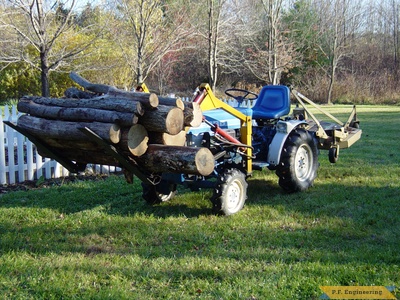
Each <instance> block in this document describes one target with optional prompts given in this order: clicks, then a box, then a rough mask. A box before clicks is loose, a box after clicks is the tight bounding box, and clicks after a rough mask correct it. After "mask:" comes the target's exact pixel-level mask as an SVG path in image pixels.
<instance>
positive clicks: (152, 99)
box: [106, 87, 159, 109]
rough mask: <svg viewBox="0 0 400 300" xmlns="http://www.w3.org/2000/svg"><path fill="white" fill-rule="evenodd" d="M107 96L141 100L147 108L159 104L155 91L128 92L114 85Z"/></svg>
mask: <svg viewBox="0 0 400 300" xmlns="http://www.w3.org/2000/svg"><path fill="white" fill-rule="evenodd" d="M106 96H108V97H119V98H125V99H130V100H135V101H140V102H141V103H142V104H143V105H144V106H145V108H147V109H152V108H156V107H157V106H158V105H159V98H158V96H157V95H156V94H154V93H140V92H128V91H123V90H119V89H117V88H115V87H112V88H110V90H109V91H108V93H107V95H106Z"/></svg>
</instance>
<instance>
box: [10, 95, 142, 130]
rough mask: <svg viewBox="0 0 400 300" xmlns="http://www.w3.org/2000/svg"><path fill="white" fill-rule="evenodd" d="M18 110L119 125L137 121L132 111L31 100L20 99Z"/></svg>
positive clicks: (70, 119) (32, 113)
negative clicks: (53, 104)
mask: <svg viewBox="0 0 400 300" xmlns="http://www.w3.org/2000/svg"><path fill="white" fill-rule="evenodd" d="M17 108H18V111H20V112H24V113H28V114H30V115H32V116H36V117H41V118H45V119H54V120H65V121H77V122H81V121H83V122H94V121H96V122H104V123H118V124H120V125H121V126H132V125H133V124H136V123H137V122H138V117H137V116H135V114H134V113H123V112H116V111H109V110H102V109H95V108H81V107H78V108H70V107H58V106H46V105H41V104H37V103H35V102H33V101H25V100H24V99H21V100H20V101H19V102H18V105H17Z"/></svg>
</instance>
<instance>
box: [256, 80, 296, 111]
mask: <svg viewBox="0 0 400 300" xmlns="http://www.w3.org/2000/svg"><path fill="white" fill-rule="evenodd" d="M289 112H290V97H289V88H288V87H287V86H285V85H266V86H264V87H263V88H262V89H261V92H260V94H259V95H258V99H257V102H256V104H255V105H254V106H253V119H279V118H280V117H282V116H285V115H287V114H289Z"/></svg>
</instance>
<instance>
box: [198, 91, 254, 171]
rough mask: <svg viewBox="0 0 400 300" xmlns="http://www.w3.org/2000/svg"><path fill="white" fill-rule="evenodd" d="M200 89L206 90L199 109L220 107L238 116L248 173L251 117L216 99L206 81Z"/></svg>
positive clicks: (250, 149) (250, 163) (250, 160)
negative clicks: (245, 146)
mask: <svg viewBox="0 0 400 300" xmlns="http://www.w3.org/2000/svg"><path fill="white" fill-rule="evenodd" d="M200 89H201V90H202V89H205V90H206V92H207V93H206V96H205V98H204V100H203V101H202V102H201V104H200V107H201V110H203V111H206V110H211V109H216V108H221V109H223V110H225V111H226V112H228V113H230V114H231V115H232V116H234V117H236V118H238V119H239V120H240V142H241V143H243V144H245V145H247V146H249V147H247V148H246V150H245V152H246V156H247V160H246V171H247V174H248V175H250V174H251V172H252V159H251V157H252V155H253V154H252V148H251V142H252V122H251V117H249V116H246V115H245V114H243V113H242V112H240V111H238V110H237V109H235V108H234V107H232V106H230V105H229V104H226V103H225V102H223V101H221V100H220V99H218V98H217V97H216V96H215V95H214V93H213V91H212V90H211V87H210V85H209V84H207V83H203V84H201V85H200Z"/></svg>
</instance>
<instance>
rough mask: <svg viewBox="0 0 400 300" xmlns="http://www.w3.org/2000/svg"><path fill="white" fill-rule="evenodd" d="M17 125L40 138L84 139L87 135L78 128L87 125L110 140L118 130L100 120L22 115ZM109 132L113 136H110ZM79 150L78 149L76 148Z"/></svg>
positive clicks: (116, 138) (115, 138)
mask: <svg viewBox="0 0 400 300" xmlns="http://www.w3.org/2000/svg"><path fill="white" fill-rule="evenodd" d="M18 126H19V127H21V128H23V129H25V130H27V131H28V132H30V133H31V134H32V135H34V136H37V137H38V138H40V139H43V138H44V139H45V138H46V137H48V138H55V139H66V140H72V141H79V140H80V141H82V140H86V139H87V137H86V135H85V134H83V133H82V132H81V131H80V130H79V128H82V127H88V128H90V129H91V130H93V131H94V132H95V133H96V134H98V135H99V136H100V137H101V138H102V139H104V140H106V141H108V142H111V143H112V141H113V140H114V141H115V140H118V139H119V138H118V136H119V134H118V132H114V131H115V125H114V124H110V123H101V122H68V121H59V120H48V119H43V118H37V117H32V116H29V115H23V116H21V117H19V119H18ZM110 132H112V133H111V135H112V136H113V137H112V138H110ZM77 150H79V149H77Z"/></svg>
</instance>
